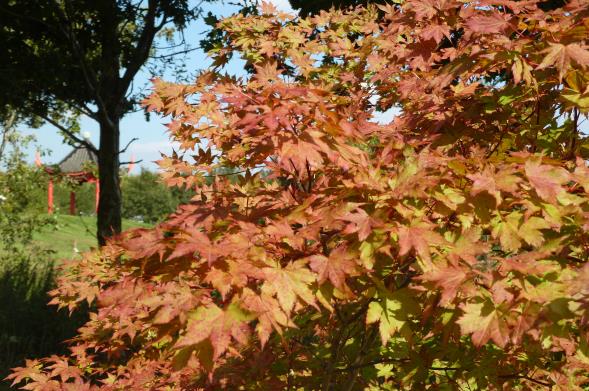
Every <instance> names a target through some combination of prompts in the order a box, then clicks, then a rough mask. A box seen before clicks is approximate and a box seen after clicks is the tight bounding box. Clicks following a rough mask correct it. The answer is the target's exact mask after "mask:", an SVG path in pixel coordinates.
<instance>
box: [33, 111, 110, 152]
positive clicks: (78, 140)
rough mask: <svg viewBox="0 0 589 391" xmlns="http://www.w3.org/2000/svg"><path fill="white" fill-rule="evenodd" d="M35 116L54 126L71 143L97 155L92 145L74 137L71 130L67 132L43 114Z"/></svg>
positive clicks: (66, 129)
mask: <svg viewBox="0 0 589 391" xmlns="http://www.w3.org/2000/svg"><path fill="white" fill-rule="evenodd" d="M36 115H37V116H38V117H39V118H41V119H43V120H45V121H47V122H49V123H50V124H51V125H53V126H55V127H56V128H57V129H59V130H60V131H62V132H63V133H64V134H65V135H66V136H67V137H69V138H70V139H71V140H72V141H74V142H76V143H78V144H81V145H83V146H85V147H86V148H88V149H89V150H91V151H92V152H94V153H96V154H98V149H96V148H95V147H94V146H93V145H92V144H90V143H89V142H88V141H86V140H84V139H81V138H79V137H78V136H76V135H75V133H74V132H72V131H71V130H69V129H68V128H66V127H65V126H63V125H62V124H60V123H59V122H57V121H55V120H53V119H51V117H49V116H47V115H45V114H37V113H36Z"/></svg>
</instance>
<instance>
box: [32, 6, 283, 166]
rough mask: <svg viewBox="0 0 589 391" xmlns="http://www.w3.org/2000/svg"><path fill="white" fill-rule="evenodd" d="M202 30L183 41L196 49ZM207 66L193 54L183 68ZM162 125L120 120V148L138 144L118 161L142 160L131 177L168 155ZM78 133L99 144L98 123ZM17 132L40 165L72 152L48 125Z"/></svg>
mask: <svg viewBox="0 0 589 391" xmlns="http://www.w3.org/2000/svg"><path fill="white" fill-rule="evenodd" d="M270 2H271V3H274V4H275V5H276V6H277V7H278V8H280V9H282V10H287V11H292V9H291V8H290V5H289V3H288V0H270ZM206 10H207V11H208V10H210V11H212V12H213V13H214V14H216V15H228V14H230V13H232V12H233V11H234V10H235V7H231V6H229V5H227V4H225V5H222V4H213V5H209V6H208V8H207V9H206ZM205 12H206V11H205ZM204 29H205V26H203V23H202V21H197V22H196V23H194V24H193V25H192V26H190V27H189V28H188V29H187V31H186V33H185V36H186V39H187V41H188V42H189V43H190V44H192V45H194V46H196V45H198V42H199V41H200V40H201V39H202V35H201V34H202V32H203V31H204ZM209 64H210V61H209V60H208V59H207V57H206V55H205V54H204V53H203V52H202V51H196V52H193V53H192V54H191V55H190V56H189V57H187V59H186V68H187V69H188V70H189V71H197V70H199V69H204V68H206V67H207V66H208V65H209ZM229 71H230V72H231V73H239V72H240V68H239V67H238V66H235V65H234V66H232V67H230V69H229ZM148 78H149V75H148V74H147V73H146V72H144V73H142V74H140V75H139V76H138V78H137V82H136V83H135V85H139V86H144V85H145V86H148V85H149V83H148ZM165 123H166V120H165V119H164V118H161V117H158V116H157V115H153V114H152V115H151V119H150V121H149V122H148V121H146V118H145V115H144V113H143V112H142V111H140V112H136V113H131V114H128V115H127V116H125V117H124V118H123V120H122V122H121V147H124V146H125V145H127V143H128V142H129V140H131V139H133V138H138V139H139V140H138V141H135V142H134V143H133V144H131V146H130V147H129V149H128V150H127V152H126V153H124V154H123V155H122V156H121V160H122V161H128V160H130V159H131V156H132V155H133V156H134V158H135V160H143V162H142V163H139V164H138V165H136V166H135V168H134V170H133V173H138V172H139V167H145V168H148V169H150V170H155V169H157V165H156V164H155V163H153V162H154V161H155V160H158V159H159V158H160V157H161V154H160V153H165V154H168V153H170V152H171V151H172V147H173V146H172V144H171V143H170V141H169V140H168V137H167V135H166V128H165ZM81 129H82V132H88V133H90V136H91V137H90V138H91V140H92V142H93V143H94V144H95V145H98V144H99V137H98V136H99V131H98V123H96V122H95V121H94V120H92V119H90V118H87V117H83V118H82V119H81ZM21 130H22V131H23V132H24V133H27V134H34V135H35V136H36V138H37V144H38V145H39V146H40V148H41V149H43V150H49V151H50V154H49V155H48V156H44V157H43V158H42V161H43V163H44V164H52V163H57V162H58V161H60V160H61V159H62V158H63V157H64V156H65V155H66V154H67V153H68V152H69V151H70V150H71V149H72V147H71V146H69V145H67V144H64V143H63V138H62V137H61V136H60V135H59V133H58V132H57V131H56V130H55V128H54V127H52V126H50V125H45V126H42V127H41V128H39V129H27V128H21ZM35 153H36V150H35V149H34V148H31V149H30V150H29V151H28V159H29V161H30V162H31V163H32V162H33V161H34V159H35Z"/></svg>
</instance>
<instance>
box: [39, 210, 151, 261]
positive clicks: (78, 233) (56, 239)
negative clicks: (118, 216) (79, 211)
mask: <svg viewBox="0 0 589 391" xmlns="http://www.w3.org/2000/svg"><path fill="white" fill-rule="evenodd" d="M55 217H56V219H57V226H55V227H49V228H46V229H44V230H43V231H42V232H39V233H37V234H35V237H34V239H35V242H36V243H37V244H38V245H39V246H41V247H43V248H46V249H49V250H51V251H52V252H55V254H54V258H55V259H57V260H59V259H64V258H72V257H73V256H75V255H76V252H75V251H74V248H77V249H78V250H79V251H80V252H83V251H87V250H89V249H90V248H91V247H96V217H95V216H69V215H56V216H55ZM149 226H150V225H149V224H144V223H140V222H137V221H134V220H123V230H126V229H129V228H137V227H149Z"/></svg>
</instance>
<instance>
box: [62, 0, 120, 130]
mask: <svg viewBox="0 0 589 391" xmlns="http://www.w3.org/2000/svg"><path fill="white" fill-rule="evenodd" d="M54 3H55V7H56V9H57V12H58V14H59V16H60V18H61V23H62V24H63V26H60V30H61V31H62V34H63V35H65V37H66V38H67V39H68V40H69V42H70V44H71V46H72V49H73V50H74V53H75V54H76V56H77V57H78V61H79V63H80V66H81V67H82V74H83V75H84V81H85V82H86V85H87V86H88V88H89V89H90V90H91V91H92V93H93V95H94V98H95V99H96V104H97V106H98V108H99V110H98V113H99V114H101V115H102V117H103V119H104V120H105V121H107V122H108V123H109V124H110V123H112V121H111V119H110V117H109V115H108V110H107V108H106V104H105V103H104V100H103V99H102V95H101V94H100V87H99V82H98V77H97V76H96V72H95V71H94V70H93V69H92V67H91V66H90V64H88V62H87V61H86V57H85V56H84V49H83V48H82V46H81V45H80V42H79V41H78V39H77V38H76V35H75V34H74V31H73V29H72V27H71V22H70V20H69V18H68V15H67V14H66V12H65V11H64V10H63V9H62V8H61V5H60V4H59V2H58V1H57V0H55V1H54ZM66 4H67V1H66Z"/></svg>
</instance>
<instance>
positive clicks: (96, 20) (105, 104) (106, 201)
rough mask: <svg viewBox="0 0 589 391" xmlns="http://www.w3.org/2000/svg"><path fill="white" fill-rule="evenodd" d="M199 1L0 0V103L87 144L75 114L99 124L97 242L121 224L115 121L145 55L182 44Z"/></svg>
mask: <svg viewBox="0 0 589 391" xmlns="http://www.w3.org/2000/svg"><path fill="white" fill-rule="evenodd" d="M204 1H206V0H202V1H199V2H197V3H195V4H193V5H191V4H189V1H187V0H148V1H143V0H136V1H132V0H108V1H96V2H94V1H83V0H40V1H39V0H23V1H12V0H1V1H0V58H2V59H3V60H2V66H1V68H2V69H1V71H0V85H1V86H2V92H1V93H0V105H8V104H9V105H11V106H12V107H22V108H23V110H24V111H27V112H28V113H30V114H31V115H32V116H33V115H34V116H38V117H39V118H42V119H43V120H44V121H47V122H49V123H51V124H53V125H55V126H56V127H57V128H58V129H59V130H60V131H61V132H63V134H64V135H66V136H67V137H68V139H69V140H71V141H72V142H74V143H79V144H86V142H85V141H84V140H83V138H81V137H78V135H77V134H76V131H77V127H76V126H75V124H76V118H77V116H78V115H82V114H83V115H86V116H88V117H90V118H92V119H94V120H96V121H97V122H98V123H99V125H100V146H99V147H98V151H96V152H97V154H98V160H99V162H98V165H99V176H100V189H101V197H100V203H99V208H98V222H97V225H98V227H97V228H98V231H97V236H98V241H99V243H100V244H104V242H105V239H106V238H107V237H109V236H111V235H112V234H113V233H117V232H120V230H121V193H120V183H119V165H120V154H121V152H122V151H123V150H125V148H121V146H120V127H119V124H120V121H121V118H123V116H124V115H125V114H127V113H129V112H130V111H132V110H134V109H135V108H136V102H137V95H136V92H137V91H136V90H134V89H133V83H134V81H136V77H137V75H138V74H139V72H140V70H141V69H142V68H144V66H145V65H146V64H148V63H149V64H152V65H153V62H150V61H151V60H154V59H160V60H164V61H168V62H169V61H171V60H172V59H174V58H176V57H175V56H176V55H180V54H182V53H185V52H186V50H187V48H186V47H185V46H184V42H183V41H182V40H183V36H181V32H182V30H183V28H184V27H186V25H187V23H189V22H190V21H191V20H194V19H195V18H196V17H197V16H198V15H199V12H200V10H201V8H200V6H201V5H202V4H203V2H204ZM177 36H181V38H179V40H180V42H170V41H169V40H170V39H172V38H175V37H177ZM156 42H157V43H158V45H159V46H158V45H156ZM164 47H167V48H164ZM158 56H159V57H158ZM89 147H91V146H89ZM91 148H94V147H91Z"/></svg>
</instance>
